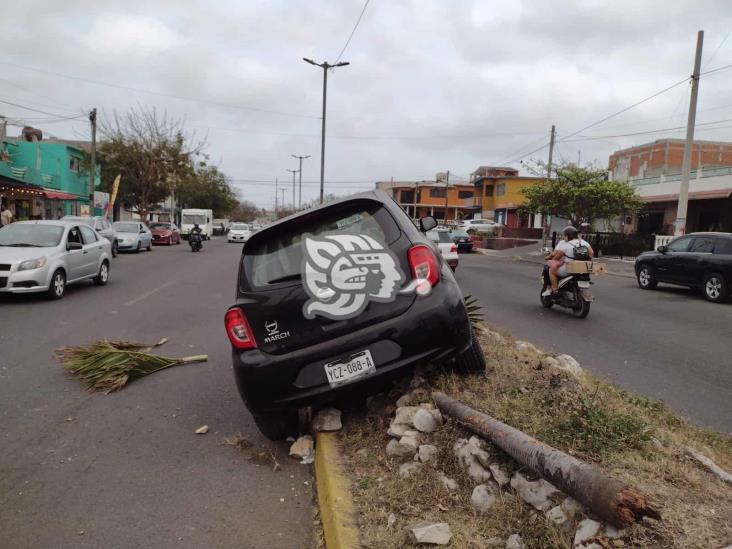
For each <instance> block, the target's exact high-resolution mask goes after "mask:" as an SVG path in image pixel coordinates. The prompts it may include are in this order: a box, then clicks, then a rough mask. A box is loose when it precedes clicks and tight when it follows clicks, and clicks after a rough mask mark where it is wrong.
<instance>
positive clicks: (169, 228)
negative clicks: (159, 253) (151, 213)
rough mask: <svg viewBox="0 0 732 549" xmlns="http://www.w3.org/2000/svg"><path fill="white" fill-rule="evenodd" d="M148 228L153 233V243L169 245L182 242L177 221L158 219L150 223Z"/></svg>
mask: <svg viewBox="0 0 732 549" xmlns="http://www.w3.org/2000/svg"><path fill="white" fill-rule="evenodd" d="M148 229H150V232H151V233H152V237H153V244H167V245H168V246H172V245H173V244H180V239H181V236H180V229H178V226H177V225H176V224H175V223H168V222H164V221H158V222H156V223H150V225H148Z"/></svg>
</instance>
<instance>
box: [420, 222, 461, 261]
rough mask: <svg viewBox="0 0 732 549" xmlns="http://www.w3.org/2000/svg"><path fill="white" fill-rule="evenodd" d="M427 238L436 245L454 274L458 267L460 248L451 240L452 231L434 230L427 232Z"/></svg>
mask: <svg viewBox="0 0 732 549" xmlns="http://www.w3.org/2000/svg"><path fill="white" fill-rule="evenodd" d="M427 238H429V239H430V240H431V241H432V242H434V243H435V245H436V246H437V249H438V250H439V251H440V255H442V257H444V258H445V261H446V262H447V264H448V265H449V266H450V268H451V269H452V271H453V272H455V269H457V267H458V260H459V258H458V247H457V244H455V243H454V242H453V241H452V238H450V231H448V230H447V229H433V230H431V231H427Z"/></svg>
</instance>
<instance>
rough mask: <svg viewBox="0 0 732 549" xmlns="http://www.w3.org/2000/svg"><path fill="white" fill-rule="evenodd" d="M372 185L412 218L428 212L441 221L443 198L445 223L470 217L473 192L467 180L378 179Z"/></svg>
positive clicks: (442, 216)
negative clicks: (447, 182)
mask: <svg viewBox="0 0 732 549" xmlns="http://www.w3.org/2000/svg"><path fill="white" fill-rule="evenodd" d="M438 175H439V174H438ZM376 188H377V189H381V190H383V191H385V192H386V193H387V194H390V195H391V197H392V198H393V199H394V200H395V201H396V202H397V203H398V204H399V205H400V206H401V207H402V208H403V209H404V211H406V212H407V213H408V214H409V216H410V217H411V218H412V219H419V218H420V217H424V216H425V215H431V216H434V217H435V218H436V219H437V220H438V221H439V222H440V223H445V198H447V222H448V223H450V224H453V223H454V222H456V221H459V220H461V219H467V218H469V217H472V212H473V196H474V192H475V191H474V187H473V185H472V184H470V183H464V182H463V183H459V182H457V183H455V184H453V183H450V184H449V185H448V184H446V183H445V181H444V180H443V179H441V178H439V177H438V178H436V180H435V181H379V182H377V183H376Z"/></svg>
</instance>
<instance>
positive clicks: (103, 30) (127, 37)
mask: <svg viewBox="0 0 732 549" xmlns="http://www.w3.org/2000/svg"><path fill="white" fill-rule="evenodd" d="M178 42H179V37H178V35H177V34H176V32H175V31H173V30H171V29H170V28H169V27H167V26H166V25H165V24H163V23H162V22H161V21H159V20H157V19H155V18H152V17H139V16H134V15H124V14H112V13H105V14H103V15H101V16H99V17H97V18H95V19H94V22H93V24H92V26H91V28H90V29H89V30H88V31H87V32H86V33H84V34H83V35H82V38H81V43H82V44H83V45H84V46H86V47H87V48H89V49H90V50H92V51H94V52H95V53H97V54H101V55H112V56H123V55H133V56H142V55H148V54H153V53H158V52H161V51H165V50H169V49H171V48H173V47H174V46H176V45H177V43H178Z"/></svg>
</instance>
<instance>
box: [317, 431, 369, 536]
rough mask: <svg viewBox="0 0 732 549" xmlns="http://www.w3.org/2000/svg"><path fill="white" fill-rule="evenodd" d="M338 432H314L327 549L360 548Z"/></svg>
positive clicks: (319, 496)
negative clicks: (339, 447)
mask: <svg viewBox="0 0 732 549" xmlns="http://www.w3.org/2000/svg"><path fill="white" fill-rule="evenodd" d="M337 438H338V437H337V435H336V434H335V433H316V434H315V482H316V485H317V487H318V505H319V507H320V519H321V520H322V521H323V531H324V533H325V546H326V547H327V549H357V548H358V547H360V542H359V539H358V521H357V520H356V508H355V506H354V504H353V499H352V498H351V483H350V481H349V480H348V477H347V476H346V471H345V469H344V467H343V462H342V460H341V454H340V452H339V450H338V442H337Z"/></svg>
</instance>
